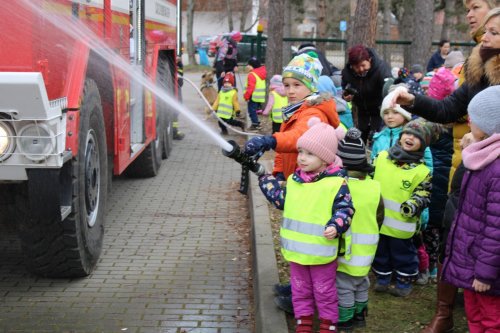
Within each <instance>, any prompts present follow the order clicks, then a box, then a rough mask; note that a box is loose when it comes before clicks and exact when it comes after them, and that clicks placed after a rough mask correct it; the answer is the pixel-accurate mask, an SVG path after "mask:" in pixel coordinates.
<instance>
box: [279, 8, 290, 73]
mask: <svg viewBox="0 0 500 333" xmlns="http://www.w3.org/2000/svg"><path fill="white" fill-rule="evenodd" d="M284 7H285V22H284V24H283V36H284V37H292V3H291V1H290V0H284ZM291 45H292V44H291V42H283V59H282V62H281V64H282V67H283V66H285V65H286V64H288V61H289V60H290V59H291V58H292V49H291Z"/></svg>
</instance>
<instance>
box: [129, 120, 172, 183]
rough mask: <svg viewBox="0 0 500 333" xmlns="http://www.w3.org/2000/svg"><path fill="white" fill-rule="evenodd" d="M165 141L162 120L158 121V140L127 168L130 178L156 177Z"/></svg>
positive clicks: (152, 142)
mask: <svg viewBox="0 0 500 333" xmlns="http://www.w3.org/2000/svg"><path fill="white" fill-rule="evenodd" d="M162 152H163V140H162V131H161V119H158V120H157V121H156V138H155V139H154V140H153V141H151V143H150V144H149V145H148V146H147V147H146V149H145V150H144V151H143V152H142V153H141V155H139V156H138V157H137V158H136V159H135V160H134V162H132V164H130V166H129V167H128V168H127V170H126V172H125V173H126V175H127V176H129V177H138V178H139V177H155V176H156V175H157V174H158V172H159V171H160V166H161V156H162Z"/></svg>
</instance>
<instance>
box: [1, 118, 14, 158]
mask: <svg viewBox="0 0 500 333" xmlns="http://www.w3.org/2000/svg"><path fill="white" fill-rule="evenodd" d="M14 137H15V132H14V129H13V128H12V126H11V125H10V124H9V123H7V122H5V121H0V161H4V160H6V159H8V158H9V157H10V155H11V154H12V153H13V152H14V150H15V149H16V142H15V140H14Z"/></svg>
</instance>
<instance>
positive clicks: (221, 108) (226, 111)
mask: <svg viewBox="0 0 500 333" xmlns="http://www.w3.org/2000/svg"><path fill="white" fill-rule="evenodd" d="M223 80H224V83H223V86H222V89H221V90H220V91H219V94H218V95H217V99H216V100H215V102H214V104H213V105H212V109H214V110H215V111H216V112H217V117H219V118H220V119H221V120H222V122H221V121H219V127H220V129H221V133H222V134H224V135H226V134H228V132H227V127H226V126H225V125H224V123H227V124H229V125H232V126H238V127H240V128H241V130H242V131H244V130H245V124H244V123H243V122H242V121H240V120H236V119H234V116H235V114H236V112H239V111H240V102H239V101H238V90H237V89H236V88H235V87H234V75H233V73H231V72H229V73H226V75H225V76H224V79H223ZM223 122H224V123H223Z"/></svg>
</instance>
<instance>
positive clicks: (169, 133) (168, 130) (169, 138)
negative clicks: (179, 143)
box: [160, 110, 174, 159]
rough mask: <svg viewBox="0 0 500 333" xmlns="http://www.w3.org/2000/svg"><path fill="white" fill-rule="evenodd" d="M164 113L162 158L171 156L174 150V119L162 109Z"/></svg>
mask: <svg viewBox="0 0 500 333" xmlns="http://www.w3.org/2000/svg"><path fill="white" fill-rule="evenodd" d="M160 112H161V114H162V122H163V123H162V135H163V150H162V154H161V158H163V159H166V158H168V157H169V156H170V153H171V152H172V147H173V145H174V143H173V141H174V128H173V126H172V120H171V119H170V117H169V116H168V113H167V111H166V110H160Z"/></svg>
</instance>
